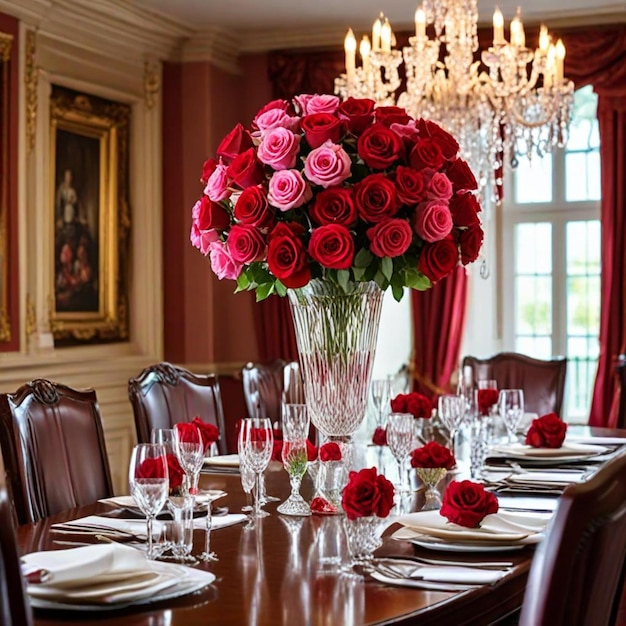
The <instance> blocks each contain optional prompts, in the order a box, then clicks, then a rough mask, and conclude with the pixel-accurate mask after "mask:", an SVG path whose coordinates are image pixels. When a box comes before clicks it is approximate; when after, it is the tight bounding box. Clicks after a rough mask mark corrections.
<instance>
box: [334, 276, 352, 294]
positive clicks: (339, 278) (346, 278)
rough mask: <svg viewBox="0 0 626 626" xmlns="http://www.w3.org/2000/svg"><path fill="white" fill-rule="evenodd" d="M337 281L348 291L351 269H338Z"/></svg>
mask: <svg viewBox="0 0 626 626" xmlns="http://www.w3.org/2000/svg"><path fill="white" fill-rule="evenodd" d="M337 282H338V283H339V286H340V287H341V288H342V289H343V290H344V291H345V292H346V293H348V283H349V282H350V270H337Z"/></svg>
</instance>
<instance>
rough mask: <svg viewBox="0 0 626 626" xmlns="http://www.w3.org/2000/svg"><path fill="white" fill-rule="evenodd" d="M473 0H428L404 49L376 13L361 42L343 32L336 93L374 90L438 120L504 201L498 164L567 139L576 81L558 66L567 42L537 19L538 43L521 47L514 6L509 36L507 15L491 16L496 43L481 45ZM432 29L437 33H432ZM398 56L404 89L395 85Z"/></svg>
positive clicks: (382, 98) (378, 97)
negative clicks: (369, 32) (341, 70)
mask: <svg viewBox="0 0 626 626" xmlns="http://www.w3.org/2000/svg"><path fill="white" fill-rule="evenodd" d="M477 23H478V9H477V0H425V1H424V2H423V3H422V4H421V5H420V6H418V8H417V10H416V12H415V36H413V37H410V38H409V45H408V46H406V47H404V48H403V49H402V51H400V50H394V49H393V47H392V46H393V45H394V44H395V36H394V34H393V31H392V29H391V25H390V24H389V21H388V19H387V18H385V17H384V16H383V15H382V14H381V17H380V18H379V19H377V20H376V21H375V22H374V26H373V28H372V40H371V42H370V40H369V37H368V36H364V37H363V38H362V40H361V43H360V46H359V53H360V57H361V66H360V67H357V65H356V50H357V41H356V38H355V36H354V33H353V32H352V30H351V29H350V30H349V31H348V34H347V35H346V38H345V53H346V72H345V74H341V75H340V76H339V77H338V78H336V79H335V93H337V94H339V95H340V96H341V97H342V98H344V99H345V98H348V97H355V98H370V99H372V100H374V101H375V102H376V103H377V104H378V105H379V106H392V105H396V104H397V105H398V106H400V107H403V108H405V109H406V110H407V112H408V113H409V114H410V115H412V116H413V117H416V118H420V117H421V118H426V119H430V120H432V121H435V122H437V123H439V124H441V125H442V126H443V127H444V128H445V129H446V130H447V131H449V132H450V133H452V134H453V135H454V136H455V137H456V139H457V140H458V141H459V143H460V145H461V153H462V155H463V157H464V158H465V159H466V160H467V161H468V162H469V164H470V166H471V167H472V170H473V171H474V172H475V173H476V174H477V176H478V178H479V184H480V189H481V193H482V194H483V198H484V199H487V190H490V191H491V200H492V201H495V202H498V201H499V199H500V195H499V188H501V185H502V178H501V170H502V167H503V165H504V164H510V165H511V166H512V167H515V166H516V165H517V163H518V157H519V156H522V155H524V156H528V157H531V155H533V153H536V154H538V155H539V156H541V155H543V154H544V153H546V152H549V151H550V150H551V149H552V148H553V147H554V146H555V145H558V146H563V145H564V144H565V142H566V140H567V129H568V126H569V120H570V113H571V108H572V104H573V91H574V85H573V83H572V81H570V80H567V79H566V78H565V77H564V74H563V64H564V58H565V46H564V45H563V42H562V41H561V40H560V39H559V40H558V41H557V42H556V43H552V41H551V38H550V35H549V34H548V30H547V28H546V27H545V26H542V27H541V31H540V34H539V45H538V48H537V49H536V50H532V49H530V48H528V47H527V46H526V35H525V32H524V25H523V23H522V19H521V15H520V11H519V9H518V12H517V15H516V16H515V17H514V18H513V19H512V20H511V23H510V41H507V40H506V38H505V30H504V26H505V24H504V17H503V15H502V12H501V11H500V10H499V9H498V8H496V10H495V13H494V15H493V44H492V45H491V46H490V47H489V48H487V49H486V50H483V51H482V53H481V55H480V60H475V59H474V53H475V52H476V51H477V50H478V29H477ZM431 24H432V27H433V28H432V29H433V30H434V35H435V37H434V38H432V39H431V38H430V37H429V35H428V32H427V31H429V30H431V28H430V25H431ZM403 61H404V70H405V74H406V91H403V92H402V93H398V90H399V89H400V86H401V83H402V80H401V75H400V71H399V68H400V66H401V64H402V62H403Z"/></svg>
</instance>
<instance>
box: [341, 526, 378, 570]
mask: <svg viewBox="0 0 626 626" xmlns="http://www.w3.org/2000/svg"><path fill="white" fill-rule="evenodd" d="M381 523H382V520H381V518H380V517H376V516H371V517H357V518H356V519H353V520H349V519H348V518H347V517H346V518H344V520H343V528H344V530H345V532H346V538H347V540H348V550H349V551H350V556H351V558H352V560H351V562H350V568H353V567H355V566H359V565H360V566H362V565H367V564H368V563H369V562H370V561H371V560H372V559H373V558H374V556H373V555H374V550H376V548H379V547H380V546H381V545H382V543H383V542H382V539H381V537H380V532H379V528H380V525H381Z"/></svg>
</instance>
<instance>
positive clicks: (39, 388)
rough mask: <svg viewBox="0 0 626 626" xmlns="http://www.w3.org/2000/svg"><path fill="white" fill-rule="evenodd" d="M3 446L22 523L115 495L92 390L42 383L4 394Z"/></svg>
mask: <svg viewBox="0 0 626 626" xmlns="http://www.w3.org/2000/svg"><path fill="white" fill-rule="evenodd" d="M0 445H1V446H2V453H3V456H4V462H5V466H6V471H7V476H8V480H9V482H10V488H11V496H12V497H13V501H14V505H15V509H16V512H17V518H18V521H19V523H20V524H23V523H27V522H34V521H37V520H39V519H41V518H44V517H48V516H49V515H53V514H54V513H59V512H60V511H65V510H67V509H71V508H74V507H77V506H82V505H85V504H90V503H92V502H95V501H96V500H98V499H100V498H108V497H110V496H112V495H113V486H112V483H111V472H110V469H109V461H108V457H107V453H106V445H105V440H104V432H103V430H102V418H101V416H100V409H99V408H98V401H97V399H96V393H95V392H94V391H93V390H86V391H76V390H74V389H71V388H69V387H66V386H65V385H61V384H58V383H53V382H51V381H48V380H43V379H38V380H33V381H31V382H29V383H27V384H26V385H24V386H22V387H20V388H19V389H18V390H17V392H16V393H14V394H2V395H0Z"/></svg>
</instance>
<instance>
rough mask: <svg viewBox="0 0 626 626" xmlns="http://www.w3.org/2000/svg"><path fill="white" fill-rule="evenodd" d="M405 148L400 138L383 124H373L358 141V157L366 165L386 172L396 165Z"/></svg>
mask: <svg viewBox="0 0 626 626" xmlns="http://www.w3.org/2000/svg"><path fill="white" fill-rule="evenodd" d="M403 148H404V145H403V144H402V140H401V139H400V136H399V135H398V134H397V133H394V132H393V131H392V130H390V129H389V128H387V127H386V126H383V124H373V125H372V126H370V127H369V128H367V129H366V130H365V131H364V132H363V134H362V135H361V136H360V137H359V140H358V141H357V153H358V155H359V156H360V157H361V158H362V159H363V161H365V165H367V166H368V167H371V168H373V169H377V170H384V169H386V168H388V167H389V166H390V165H392V164H393V163H395V161H397V160H398V157H399V156H400V154H401V153H402V150H403Z"/></svg>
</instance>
